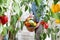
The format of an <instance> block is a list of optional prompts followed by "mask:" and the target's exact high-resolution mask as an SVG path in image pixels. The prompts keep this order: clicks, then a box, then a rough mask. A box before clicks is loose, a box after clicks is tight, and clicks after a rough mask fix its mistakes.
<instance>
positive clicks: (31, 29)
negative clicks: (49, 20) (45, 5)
mask: <svg viewBox="0 0 60 40" xmlns="http://www.w3.org/2000/svg"><path fill="white" fill-rule="evenodd" d="M31 10H32V14H30V16H29V17H30V18H31V17H34V18H35V19H34V20H35V21H36V22H37V26H36V28H30V27H29V28H28V29H29V31H30V32H32V31H35V35H36V38H35V40H40V38H39V37H40V34H41V33H42V28H43V27H42V25H41V24H40V22H41V21H42V20H43V19H42V18H41V17H40V19H39V18H38V17H37V15H36V14H37V13H36V10H37V6H36V4H35V3H34V2H33V3H32V8H31Z"/></svg>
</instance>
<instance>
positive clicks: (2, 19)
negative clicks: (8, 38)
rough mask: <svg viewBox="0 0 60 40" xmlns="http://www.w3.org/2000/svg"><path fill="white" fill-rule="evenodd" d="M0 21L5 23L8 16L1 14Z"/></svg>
mask: <svg viewBox="0 0 60 40" xmlns="http://www.w3.org/2000/svg"><path fill="white" fill-rule="evenodd" d="M1 22H2V24H3V25H4V24H6V23H7V22H8V17H7V16H6V15H3V16H2V17H1Z"/></svg>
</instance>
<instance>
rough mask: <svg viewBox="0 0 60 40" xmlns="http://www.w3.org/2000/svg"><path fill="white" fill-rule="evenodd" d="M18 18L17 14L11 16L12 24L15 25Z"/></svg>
mask: <svg viewBox="0 0 60 40" xmlns="http://www.w3.org/2000/svg"><path fill="white" fill-rule="evenodd" d="M17 20H18V17H17V15H14V16H11V25H13V26H14V25H15V24H16V22H17Z"/></svg>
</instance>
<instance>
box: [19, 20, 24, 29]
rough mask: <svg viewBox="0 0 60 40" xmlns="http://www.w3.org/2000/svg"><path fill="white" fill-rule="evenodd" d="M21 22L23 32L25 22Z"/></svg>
mask: <svg viewBox="0 0 60 40" xmlns="http://www.w3.org/2000/svg"><path fill="white" fill-rule="evenodd" d="M20 22H21V30H23V26H24V22H23V21H20Z"/></svg>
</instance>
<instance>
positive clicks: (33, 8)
mask: <svg viewBox="0 0 60 40" xmlns="http://www.w3.org/2000/svg"><path fill="white" fill-rule="evenodd" d="M36 10H37V6H36V4H35V2H32V8H31V11H32V14H33V15H34V20H35V21H36V22H38V21H39V19H38V17H37V13H36Z"/></svg>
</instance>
